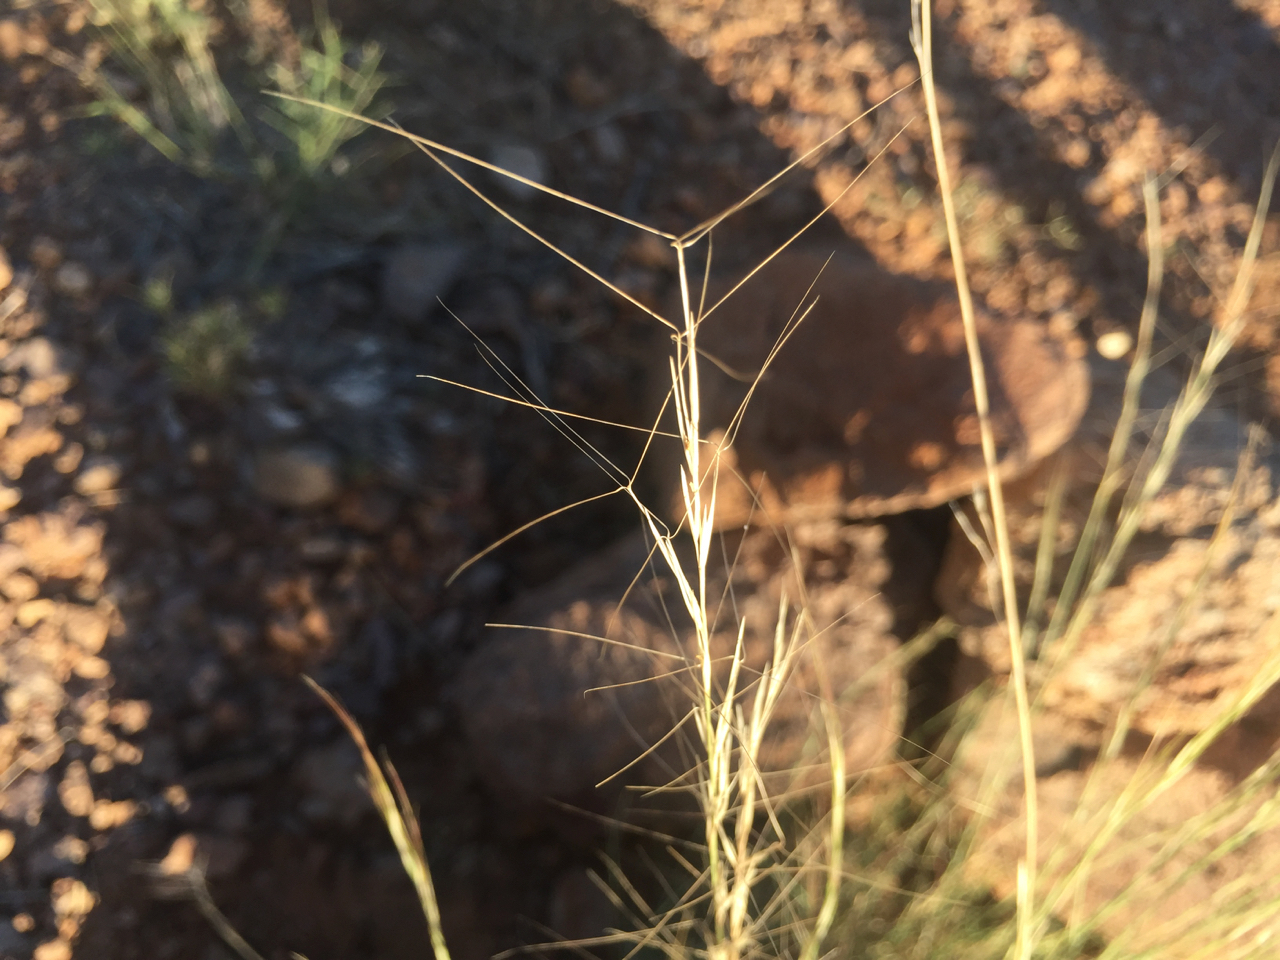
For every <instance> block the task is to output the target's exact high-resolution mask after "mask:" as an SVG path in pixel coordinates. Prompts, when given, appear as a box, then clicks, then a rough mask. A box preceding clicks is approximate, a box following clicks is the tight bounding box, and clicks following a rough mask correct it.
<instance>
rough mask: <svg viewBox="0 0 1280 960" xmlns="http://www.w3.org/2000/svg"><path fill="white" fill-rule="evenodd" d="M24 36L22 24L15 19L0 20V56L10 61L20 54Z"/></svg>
mask: <svg viewBox="0 0 1280 960" xmlns="http://www.w3.org/2000/svg"><path fill="white" fill-rule="evenodd" d="M25 43H26V37H25V36H24V32H23V29H22V25H21V24H20V23H18V21H16V20H10V19H5V20H0V57H4V58H5V60H7V61H9V62H10V63H12V62H13V61H14V60H17V59H18V58H19V57H20V56H22V48H23V46H24V45H25Z"/></svg>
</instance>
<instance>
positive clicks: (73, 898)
mask: <svg viewBox="0 0 1280 960" xmlns="http://www.w3.org/2000/svg"><path fill="white" fill-rule="evenodd" d="M50 893H51V894H52V897H51V899H52V901H53V912H54V913H55V914H56V915H57V916H58V917H59V918H61V917H87V916H88V915H89V914H90V912H92V910H93V908H94V907H95V906H96V905H97V903H98V898H97V897H95V896H94V895H93V891H91V890H90V889H89V888H88V887H86V886H85V885H84V883H82V882H81V881H79V880H77V879H75V878H74V877H59V878H58V879H57V880H55V881H53V887H52V889H51V890H50Z"/></svg>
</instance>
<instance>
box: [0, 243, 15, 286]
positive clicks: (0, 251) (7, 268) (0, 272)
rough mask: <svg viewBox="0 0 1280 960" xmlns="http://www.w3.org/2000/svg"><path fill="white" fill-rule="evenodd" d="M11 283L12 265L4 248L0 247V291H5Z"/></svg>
mask: <svg viewBox="0 0 1280 960" xmlns="http://www.w3.org/2000/svg"><path fill="white" fill-rule="evenodd" d="M11 283H13V263H12V262H11V261H10V260H9V254H8V252H7V251H6V250H5V248H4V247H0V290H6V289H8V287H9V284H11Z"/></svg>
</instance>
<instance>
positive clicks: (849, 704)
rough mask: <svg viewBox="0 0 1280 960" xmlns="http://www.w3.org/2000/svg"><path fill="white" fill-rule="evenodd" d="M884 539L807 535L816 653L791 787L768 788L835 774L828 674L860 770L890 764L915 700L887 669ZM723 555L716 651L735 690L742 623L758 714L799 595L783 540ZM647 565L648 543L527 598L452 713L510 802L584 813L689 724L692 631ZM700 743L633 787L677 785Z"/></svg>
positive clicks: (778, 719)
mask: <svg viewBox="0 0 1280 960" xmlns="http://www.w3.org/2000/svg"><path fill="white" fill-rule="evenodd" d="M884 536H885V532H884V530H883V528H881V527H876V526H858V525H845V524H838V523H830V524H826V525H823V526H821V527H818V526H815V527H812V528H809V529H808V530H804V529H802V530H800V531H798V532H797V537H796V541H795V546H796V550H797V552H798V555H799V556H800V558H801V564H802V567H803V568H804V569H805V570H806V577H805V583H804V590H805V593H806V594H807V600H808V610H809V615H810V617H811V618H812V623H813V629H814V639H813V640H812V641H811V642H810V643H809V644H808V645H807V646H806V648H805V649H804V650H803V651H802V652H801V654H800V656H799V657H798V659H797V661H796V666H795V670H794V673H793V674H792V677H791V681H790V684H789V688H788V690H787V691H786V692H784V694H783V696H782V697H781V699H780V701H779V704H778V707H777V709H776V712H775V714H774V721H773V723H772V724H771V725H770V728H769V734H768V737H767V738H766V741H765V743H764V746H763V749H762V751H761V757H760V759H761V766H762V768H763V769H764V770H765V771H766V772H776V773H777V774H778V776H776V777H773V778H771V779H770V780H769V783H770V786H771V788H773V789H775V790H776V789H786V788H790V787H795V786H797V785H798V780H804V782H805V783H807V784H810V785H812V784H813V783H814V782H817V781H818V780H819V779H820V778H819V777H817V776H807V777H797V776H796V775H795V774H794V773H793V771H796V770H797V769H799V768H800V767H803V766H804V765H805V764H807V763H814V764H819V763H820V758H819V757H818V751H817V747H816V745H817V744H820V743H821V742H822V738H821V737H817V736H815V733H817V732H818V728H816V727H815V726H814V723H815V722H816V715H815V704H816V702H817V700H816V697H815V694H817V693H818V691H819V680H818V664H819V663H821V665H822V668H823V670H824V671H825V674H826V681H827V682H829V683H830V689H832V690H834V691H836V692H837V703H838V706H839V709H840V714H841V721H842V729H843V731H844V734H845V748H846V750H845V752H846V760H847V765H848V768H849V770H850V772H851V773H856V772H858V771H859V770H865V769H867V768H869V767H871V766H873V765H875V764H877V763H880V762H883V761H884V760H885V758H886V756H887V754H888V751H889V750H890V749H891V748H892V746H893V745H894V744H895V743H896V741H897V737H898V735H899V732H900V727H901V723H902V712H903V696H904V693H903V681H902V677H901V673H900V671H899V670H898V669H897V668H896V666H894V665H893V664H892V663H890V662H887V661H886V658H887V657H888V656H889V655H890V654H891V653H892V652H893V650H894V649H896V646H897V641H896V639H895V638H894V637H893V636H892V635H891V634H890V632H889V631H890V629H891V627H892V624H893V611H892V610H891V608H890V607H889V605H888V602H887V601H886V600H884V599H883V597H882V596H881V594H880V588H881V587H882V586H883V584H884V582H885V581H886V580H887V579H888V576H889V573H890V566H889V563H888V562H887V560H886V559H885V557H884V555H883V553H882V546H883V541H884ZM716 552H717V554H718V555H721V556H724V557H732V558H734V562H733V564H732V566H731V569H729V570H726V567H725V566H724V565H723V564H721V565H719V566H718V567H716V568H715V569H713V570H712V571H710V574H709V595H710V596H712V597H716V598H718V599H717V603H716V608H717V609H716V614H717V616H716V621H715V627H714V637H713V641H712V642H713V651H712V653H713V657H715V658H716V660H717V662H718V663H719V664H720V666H719V667H718V672H719V673H720V674H721V677H720V680H721V682H722V683H723V682H724V678H725V676H726V675H727V674H726V670H725V667H724V664H725V661H726V660H727V658H728V657H729V655H730V654H731V653H732V651H733V646H734V642H735V639H736V637H737V624H738V620H739V618H740V619H741V621H742V622H743V623H744V624H745V631H744V645H745V660H746V668H745V669H744V670H743V676H744V678H747V679H745V680H744V681H743V685H744V686H748V687H749V689H748V690H747V692H746V694H745V695H744V698H743V709H744V710H745V711H746V712H747V715H750V703H751V698H752V696H753V695H754V689H755V685H754V682H753V681H754V679H755V678H756V677H757V676H758V675H759V674H758V671H759V670H760V669H761V668H762V667H763V666H764V665H765V663H766V662H767V661H768V660H769V658H770V657H771V655H772V653H773V642H774V626H775V623H776V621H777V617H778V611H779V605H780V602H781V600H782V597H783V595H784V594H785V595H786V596H787V597H788V598H789V600H790V602H791V609H792V610H794V608H795V600H796V598H797V596H798V593H799V589H798V583H797V581H796V578H795V577H794V576H793V575H792V574H791V568H790V563H789V562H788V561H787V555H788V554H787V551H786V550H784V548H783V546H782V545H781V543H780V542H779V540H778V538H777V537H776V536H775V535H774V534H773V533H772V532H771V531H768V530H755V531H752V532H750V533H747V534H743V533H741V532H736V533H734V534H730V535H727V536H726V538H725V541H724V550H723V552H722V551H720V550H717V551H716ZM648 555H649V548H648V546H647V544H646V542H645V540H644V539H643V538H642V537H641V536H639V535H636V536H633V537H630V538H628V539H626V540H624V541H622V542H620V543H618V544H616V545H615V546H614V547H612V548H610V549H609V550H607V551H604V552H603V553H602V554H600V555H597V556H596V557H593V558H591V559H590V560H588V561H586V562H585V563H583V564H581V565H580V566H579V567H577V568H576V569H573V570H570V571H569V572H567V573H566V574H565V575H564V576H563V577H562V578H561V579H560V580H558V581H556V582H555V583H553V584H551V585H550V586H548V587H546V588H543V589H541V590H538V591H535V592H533V593H531V594H528V595H526V596H525V597H523V598H521V599H520V600H518V601H517V602H516V603H515V604H514V605H513V606H512V607H511V608H510V609H509V610H508V611H506V613H505V614H504V615H503V618H502V619H503V620H504V622H507V623H513V624H522V625H528V627H529V628H526V629H512V630H503V631H501V632H495V633H494V635H492V636H491V637H490V638H489V639H488V641H487V642H486V643H485V644H484V645H483V646H482V647H480V649H479V650H477V651H476V652H475V653H474V654H472V656H471V657H470V658H469V660H468V661H467V662H466V663H465V664H464V666H463V669H462V671H461V675H460V677H459V680H458V681H457V683H456V685H455V687H454V689H453V695H452V699H453V702H454V703H455V704H456V705H457V707H458V709H459V711H460V713H461V716H462V723H463V727H464V729H465V731H466V734H467V737H468V740H469V743H470V745H471V748H472V750H473V753H474V755H475V758H476V760H477V769H478V770H480V771H481V772H482V775H483V776H484V777H485V778H486V779H487V780H488V782H489V783H490V784H491V786H493V787H494V788H495V789H497V790H498V791H499V792H502V793H504V794H507V795H508V796H512V797H514V798H516V799H525V800H528V799H533V798H537V797H541V796H555V797H561V798H566V799H568V798H573V799H576V800H578V801H580V802H583V801H585V800H586V798H587V797H589V796H590V795H591V793H592V792H593V790H594V788H595V787H596V786H597V784H599V783H601V781H604V780H605V779H606V778H609V777H612V776H613V775H614V774H615V773H618V772H619V771H620V770H622V769H623V768H624V767H625V766H626V765H627V764H629V763H631V761H633V760H636V759H637V758H639V757H641V756H642V755H645V754H646V751H648V750H649V749H650V748H651V747H653V746H654V745H655V744H657V743H658V742H659V741H660V740H661V739H662V738H663V737H664V736H665V735H666V734H668V733H669V732H671V731H672V729H673V728H674V727H675V726H676V725H677V724H679V723H680V722H681V720H682V718H685V717H686V716H687V714H688V712H689V709H690V706H691V705H692V702H691V696H692V691H693V690H694V689H695V688H696V678H695V677H693V676H691V675H690V670H691V665H692V663H693V658H694V650H693V649H692V647H693V644H692V631H691V627H690V625H689V622H688V619H687V617H686V616H685V615H684V613H683V610H682V608H681V607H680V601H679V597H678V593H677V590H676V588H675V586H674V583H673V582H672V579H671V577H670V576H669V574H664V572H663V570H662V569H661V566H660V560H655V561H654V562H653V563H652V564H651V565H649V566H648V567H646V558H647V557H648ZM642 571H643V573H642ZM790 620H791V621H793V620H794V615H791V616H790ZM535 628H551V629H535ZM594 637H604V638H606V639H607V640H608V641H609V642H607V643H605V642H601V641H600V640H598V639H592V638H594ZM695 736H696V734H695V732H694V728H693V727H692V726H691V725H687V726H685V727H682V728H681V732H679V733H678V734H677V735H675V736H673V737H670V738H668V739H667V740H666V741H665V743H664V745H663V748H662V749H660V750H656V751H654V752H652V753H649V754H648V755H647V756H646V758H645V760H644V761H643V762H642V763H640V764H638V765H637V766H636V767H635V768H633V769H631V770H630V775H629V776H627V777H625V778H624V779H626V780H628V781H629V782H636V781H641V782H645V783H648V784H665V783H668V782H671V781H674V780H676V779H677V778H679V777H680V776H681V775H683V774H685V773H686V772H687V770H688V769H689V767H690V766H691V764H692V762H693V756H694V753H695V752H694V751H691V750H690V748H689V739H690V738H691V737H695ZM818 769H821V768H820V766H819V767H818Z"/></svg>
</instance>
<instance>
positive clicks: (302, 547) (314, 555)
mask: <svg viewBox="0 0 1280 960" xmlns="http://www.w3.org/2000/svg"><path fill="white" fill-rule="evenodd" d="M298 553H299V554H301V555H302V559H303V560H304V561H305V562H307V563H336V562H337V561H339V560H341V559H342V557H343V554H345V553H346V544H344V543H343V542H342V541H341V540H339V539H338V538H337V537H308V538H307V539H306V540H303V541H302V543H300V544H298Z"/></svg>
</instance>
